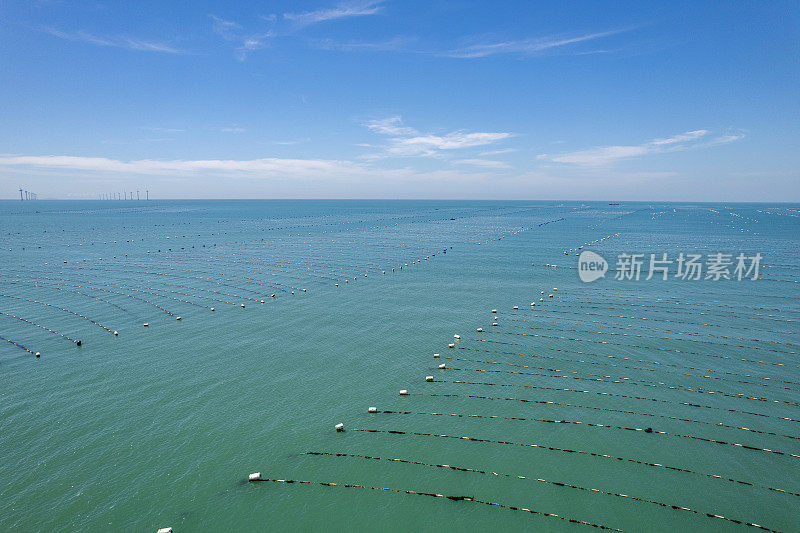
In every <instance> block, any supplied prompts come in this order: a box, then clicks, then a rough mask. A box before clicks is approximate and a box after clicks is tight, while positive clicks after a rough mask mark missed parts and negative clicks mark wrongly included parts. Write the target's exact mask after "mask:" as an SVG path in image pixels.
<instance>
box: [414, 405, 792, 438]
mask: <svg viewBox="0 0 800 533" xmlns="http://www.w3.org/2000/svg"><path fill="white" fill-rule="evenodd" d="M428 396H431V397H434V398H473V399H481V400H507V401H515V402H524V403H535V404H541V405H559V406H561V407H577V408H580V409H592V410H595V411H608V412H611V413H621V414H626V415H638V416H650V417H654V418H665V419H667V420H679V421H681V422H692V423H695V424H704V425H707V426H716V427H721V428H727V429H738V430H741V431H749V432H751V433H759V434H762V435H772V436H775V437H785V438H787V439H794V440H800V437H797V436H793V435H784V434H782V433H774V432H772V431H761V430H758V429H752V428H746V427H742V426H730V425H728V424H723V423H722V422H706V421H704V420H694V419H692V418H681V417H678V416H669V415H659V414H654V413H642V412H638V411H625V410H622V409H611V408H610V407H595V406H591V405H576V404H572V403H562V402H554V401H552V400H531V399H527V398H509V397H501V396H479V395H477V394H467V395H462V394H428Z"/></svg>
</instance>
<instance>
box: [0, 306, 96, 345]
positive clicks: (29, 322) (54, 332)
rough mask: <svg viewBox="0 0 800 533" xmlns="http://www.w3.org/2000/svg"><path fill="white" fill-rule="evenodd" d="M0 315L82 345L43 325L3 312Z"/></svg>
mask: <svg viewBox="0 0 800 533" xmlns="http://www.w3.org/2000/svg"><path fill="white" fill-rule="evenodd" d="M0 314H2V315H5V316H7V317H11V318H16V319H17V320H21V321H23V322H25V323H27V324H30V325H31V326H36V327H37V328H41V329H43V330H45V331H49V332H50V333H53V334H54V335H58V336H60V337H63V338H64V339H66V340H68V341H70V342H74V343H75V344H77V345H78V346H80V345H81V344H82V342H81V341H79V340H75V339H73V338H72V337H70V336H69V335H65V334H63V333H60V332H58V331H56V330H54V329H50V328H48V327H47V326H43V325H41V324H37V323H36V322H31V321H30V320H28V319H27V318H22V317H21V316H17V315H12V314H11V313H5V312H3V311H0Z"/></svg>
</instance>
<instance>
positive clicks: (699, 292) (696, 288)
mask: <svg viewBox="0 0 800 533" xmlns="http://www.w3.org/2000/svg"><path fill="white" fill-rule="evenodd" d="M762 268H763V267H762ZM690 289H691V294H692V295H693V296H698V295H703V294H705V295H710V296H712V297H715V298H718V297H719V292H714V291H705V290H702V288H701V287H699V286H697V285H695V286H693V287H691V288H690ZM579 290H580V289H579ZM592 291H602V292H611V293H612V294H615V293H623V292H625V293H628V294H631V295H633V296H635V297H636V298H644V296H641V295H639V294H638V292H637V291H634V290H631V289H630V288H627V287H622V286H620V287H617V288H614V289H611V288H606V287H593V288H592ZM725 294H726V295H727V296H731V297H734V298H739V299H740V300H743V299H748V298H754V297H764V295H763V294H761V293H752V292H751V293H741V292H740V293H730V292H726V293H725ZM766 297H768V298H770V299H773V298H781V299H784V300H800V296H787V295H785V294H775V295H767V296H766ZM620 298H622V295H621V294H620ZM662 298H669V299H676V298H678V297H677V296H663V297H662ZM682 298H683V299H684V300H689V301H694V302H704V301H705V300H698V299H694V298H686V297H682ZM714 301H715V302H716V300H714Z"/></svg>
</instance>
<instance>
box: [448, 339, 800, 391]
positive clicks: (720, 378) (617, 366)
mask: <svg viewBox="0 0 800 533" xmlns="http://www.w3.org/2000/svg"><path fill="white" fill-rule="evenodd" d="M465 349H468V348H465ZM490 353H503V352H490ZM444 359H450V360H453V361H467V362H470V363H483V364H487V365H504V366H513V367H516V368H533V369H536V370H547V371H549V372H569V373H571V374H585V375H587V376H597V377H604V378H610V377H611V376H607V375H605V374H595V373H593V372H583V371H581V372H579V371H575V370H569V371H567V370H560V369H554V368H548V367H542V366H534V365H520V364H516V363H509V362H507V361H484V360H481V359H470V358H466V357H445V358H444ZM562 360H563V358H562ZM569 362H570V363H587V364H593V365H601V366H602V365H603V363H600V362H597V361H569ZM605 366H613V367H615V368H625V369H629V370H641V371H644V372H656V369H654V368H641V367H636V366H627V365H615V364H611V365H608V364H606V365H605ZM682 375H683V376H686V377H692V378H702V379H716V380H718V381H722V382H725V383H739V384H744V385H753V386H755V387H774V388H775V389H778V390H787V391H792V392H800V391H798V389H796V388H792V387H782V386H780V385H772V384H769V383H756V382H752V381H744V380H739V379H730V378H723V377H718V376H698V375H696V374H687V373H683V374H682ZM621 379H624V380H630V381H638V382H639V383H646V384H652V383H653V382H652V381H646V380H640V379H634V378H629V377H623V378H621ZM658 384H660V385H665V383H662V382H658Z"/></svg>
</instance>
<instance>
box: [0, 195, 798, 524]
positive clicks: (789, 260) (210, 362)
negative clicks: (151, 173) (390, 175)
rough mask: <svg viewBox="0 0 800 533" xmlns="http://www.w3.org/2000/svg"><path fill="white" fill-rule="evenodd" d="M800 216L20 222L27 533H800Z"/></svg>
mask: <svg viewBox="0 0 800 533" xmlns="http://www.w3.org/2000/svg"><path fill="white" fill-rule="evenodd" d="M799 216H800V206H798V205H794V204H770V205H768V204H703V203H697V204H689V203H652V204H651V203H628V202H620V203H616V202H587V203H581V202H466V201H464V202H462V201H299V200H298V201H191V200H187V201H160V200H150V201H138V202H134V201H30V202H20V201H14V202H12V201H6V202H0V313H1V314H0V337H2V339H0V530H2V531H20V532H24V531H152V532H155V531H156V530H157V529H158V528H162V527H167V526H171V527H172V528H173V530H174V531H175V532H176V533H177V532H182V531H266V530H269V531H309V530H310V531H360V530H370V531H416V530H422V531H487V530H490V529H491V530H495V531H514V530H536V529H538V530H546V531H576V532H577V531H589V530H590V529H594V528H593V527H592V525H597V526H604V527H608V528H613V529H620V530H624V531H708V530H716V531H742V532H744V531H759V530H763V529H764V528H766V529H769V530H778V531H798V530H800V505H798V504H800V358H799V357H798V351H799V350H798V344H800V340H799V339H798V328H797V319H798V309H800V284H798V281H800V275H798V274H800V271H798V261H797V257H798V251H800V242H798V241H799V240H800V218H798V217H799ZM587 250H590V251H593V252H596V253H597V254H599V255H600V256H602V257H603V258H604V259H605V260H606V261H607V262H608V265H609V270H608V271H607V272H606V273H605V276H604V277H601V278H600V279H597V280H596V281H593V282H591V283H586V282H582V281H581V279H580V278H579V270H578V254H579V253H581V252H583V251H587ZM681 253H683V254H684V256H685V257H688V254H698V255H700V256H701V258H702V259H701V262H702V266H703V267H704V268H707V267H708V260H709V256H713V255H714V254H718V253H722V254H729V255H724V256H723V258H725V259H728V258H729V259H730V261H731V262H732V264H730V265H728V267H727V274H728V277H729V278H732V279H725V278H724V277H722V278H721V279H718V280H715V279H713V277H712V278H711V279H705V278H706V273H707V271H706V270H703V272H702V275H701V279H697V280H695V279H682V278H681V277H680V276H678V277H676V274H677V273H678V271H677V268H678V264H677V261H676V260H677V258H678V257H679V255H680V254H681ZM620 254H642V255H641V258H642V259H643V264H642V272H641V276H640V279H639V280H636V279H623V280H618V279H615V277H616V275H617V273H618V272H623V273H624V271H623V270H622V269H623V268H624V264H623V266H620V267H619V269H620V270H619V271H618V270H617V269H618V264H617V263H618V259H619V257H620ZM651 254H655V255H654V257H655V259H663V254H667V259H668V260H673V261H674V262H673V263H671V264H669V266H668V272H667V277H668V279H667V280H666V281H665V280H663V279H662V274H661V272H658V273H656V274H655V275H654V276H653V277H652V278H651V279H649V280H648V279H646V277H647V272H648V269H649V266H650V264H649V262H650V258H651ZM739 254H743V255H744V257H745V258H751V257H754V256H756V254H761V257H762V259H761V260H760V264H759V274H758V276H759V279H757V280H752V279H750V277H752V274H753V272H751V273H750V274H751V276H750V277H748V278H746V279H742V280H738V279H737V275H736V272H735V267H736V264H737V260H736V257H737V256H738V255H739ZM532 304H534V305H532ZM212 308H213V309H212ZM493 310H496V313H494V312H493ZM178 317H180V319H178ZM145 324H147V326H145ZM493 324H496V325H493ZM479 328H480V329H482V331H479ZM115 332H116V333H115ZM454 335H458V336H459V337H458V338H457V337H454ZM78 341H80V346H79V345H78ZM449 345H452V347H450V346H449ZM37 353H38V354H39V356H38V357H37V355H36V354H37ZM434 354H439V355H438V357H436V356H434ZM442 364H444V365H445V367H444V368H439V365H442ZM427 376H430V377H431V378H430V379H432V381H426V377H427ZM400 390H406V391H408V394H407V395H400V394H399V391H400ZM370 407H375V408H376V411H377V412H374V413H370V412H368V408H370ZM338 423H341V424H343V425H344V431H336V430H335V425H336V424H338ZM256 472H260V474H261V476H260V477H261V480H260V481H254V482H249V481H248V476H249V475H250V474H252V473H256ZM278 480H282V481H278ZM287 481H294V483H289V482H287ZM300 481H308V482H310V483H300Z"/></svg>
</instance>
